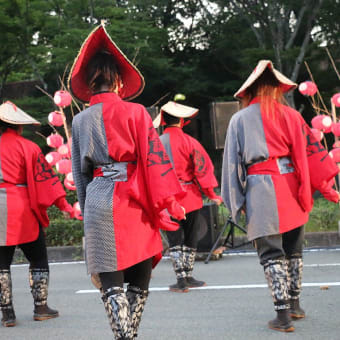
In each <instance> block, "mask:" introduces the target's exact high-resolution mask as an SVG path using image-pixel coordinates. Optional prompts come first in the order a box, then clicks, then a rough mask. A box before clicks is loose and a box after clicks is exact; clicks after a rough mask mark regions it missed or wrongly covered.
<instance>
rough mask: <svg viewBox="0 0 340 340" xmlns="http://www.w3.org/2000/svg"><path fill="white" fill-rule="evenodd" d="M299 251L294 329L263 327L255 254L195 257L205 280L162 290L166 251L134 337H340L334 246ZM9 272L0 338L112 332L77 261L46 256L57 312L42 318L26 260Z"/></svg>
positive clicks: (267, 301) (265, 313) (169, 277)
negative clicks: (9, 300) (10, 316)
mask: <svg viewBox="0 0 340 340" xmlns="http://www.w3.org/2000/svg"><path fill="white" fill-rule="evenodd" d="M304 258H305V268H304V279H303V283H304V288H303V293H302V298H301V300H302V306H303V307H304V308H305V310H306V313H307V317H306V319H305V320H301V321H297V322H295V328H296V329H295V332H294V333H290V334H283V333H279V332H275V331H272V330H270V329H268V328H267V321H268V320H270V319H272V318H273V317H274V311H273V306H272V301H271V297H270V295H269V290H268V288H267V286H266V283H265V279H264V275H263V271H262V267H261V266H260V265H259V263H258V259H257V257H256V255H255V254H253V253H246V254H235V253H234V254H232V255H225V256H224V257H223V258H222V259H221V260H218V261H211V262H209V264H204V263H203V262H197V264H196V266H195V271H194V274H195V277H197V278H198V279H202V280H205V281H206V282H207V284H208V286H207V287H205V289H196V290H192V291H190V292H189V293H186V294H179V293H172V292H169V291H168V290H167V286H168V285H169V284H171V283H174V281H175V276H174V274H173V272H172V268H171V263H170V261H169V259H163V260H162V261H161V263H160V264H159V265H158V266H157V268H156V269H155V270H154V272H153V276H152V280H151V285H150V287H151V292H150V295H149V300H148V302H147V305H146V308H145V312H144V315H143V319H142V323H141V327H140V332H139V337H138V339H144V340H146V339H147V340H208V339H214V340H224V339H226V340H232V339H237V340H239V339H240V340H246V339H261V340H266V339H288V338H289V340H291V339H299V340H301V339H308V340H311V339H327V340H340V248H335V249H328V250H320V251H313V252H311V251H308V252H305V254H304ZM12 278H13V290H14V305H15V311H16V314H17V320H18V324H17V326H16V327H14V328H4V327H1V326H0V339H1V340H2V339H6V340H7V339H8V340H31V339H32V340H33V339H34V340H40V339H44V340H46V339H58V340H71V339H72V340H74V339H76V340H82V339H96V340H99V339H113V336H112V333H111V330H110V328H109V324H108V320H107V318H106V315H105V312H104V307H103V304H102V302H101V299H100V296H99V293H98V292H96V291H95V289H94V287H93V286H92V285H91V283H90V280H89V278H88V276H87V275H86V269H85V265H84V263H82V262H80V263H58V264H51V283H50V291H49V293H50V294H49V305H50V306H51V307H52V308H57V309H58V310H59V312H60V317H59V318H57V319H52V320H47V321H43V322H37V321H33V320H32V310H33V302H32V297H31V295H30V292H29V287H28V267H27V265H21V266H12ZM323 288H328V289H323Z"/></svg>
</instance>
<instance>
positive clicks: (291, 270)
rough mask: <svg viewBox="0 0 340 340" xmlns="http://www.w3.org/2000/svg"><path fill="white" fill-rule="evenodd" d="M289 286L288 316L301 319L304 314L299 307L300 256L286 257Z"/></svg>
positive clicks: (301, 263)
mask: <svg viewBox="0 0 340 340" xmlns="http://www.w3.org/2000/svg"><path fill="white" fill-rule="evenodd" d="M287 265H288V277H289V280H288V282H289V286H288V292H289V295H290V316H291V317H292V318H293V319H303V318H304V317H305V316H306V314H305V311H304V310H303V309H302V308H301V307H300V294H301V283H302V269H303V260H302V257H292V258H289V259H287Z"/></svg>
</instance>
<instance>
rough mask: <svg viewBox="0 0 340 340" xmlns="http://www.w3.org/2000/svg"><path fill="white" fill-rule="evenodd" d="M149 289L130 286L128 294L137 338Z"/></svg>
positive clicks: (133, 328) (133, 327)
mask: <svg viewBox="0 0 340 340" xmlns="http://www.w3.org/2000/svg"><path fill="white" fill-rule="evenodd" d="M148 294H149V293H148V291H147V290H142V289H140V288H139V287H136V286H130V285H129V286H128V288H127V290H126V296H127V299H128V301H129V304H130V313H131V327H132V332H133V337H134V339H135V338H137V333H138V328H139V324H140V321H141V318H142V314H143V311H144V306H145V303H146V300H147V298H148Z"/></svg>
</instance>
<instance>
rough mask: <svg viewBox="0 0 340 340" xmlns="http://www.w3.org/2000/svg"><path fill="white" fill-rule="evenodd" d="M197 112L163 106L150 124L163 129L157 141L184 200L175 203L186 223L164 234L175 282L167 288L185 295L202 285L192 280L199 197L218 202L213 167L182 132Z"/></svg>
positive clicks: (171, 104) (192, 141)
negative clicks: (166, 238) (203, 196)
mask: <svg viewBox="0 0 340 340" xmlns="http://www.w3.org/2000/svg"><path fill="white" fill-rule="evenodd" d="M197 113H198V110H197V109H195V108H192V107H189V106H186V105H182V104H178V103H176V102H172V101H170V102H168V103H167V104H165V105H163V106H162V108H161V112H160V114H159V116H158V117H156V119H155V121H154V126H155V127H158V126H159V124H161V125H165V130H164V133H163V134H162V136H161V137H160V139H161V141H162V143H163V145H164V147H165V150H166V151H167V153H168V155H169V157H170V160H171V163H172V164H173V166H174V168H175V171H176V175H177V178H178V179H179V181H180V183H181V185H182V188H183V190H184V191H185V193H186V194H185V196H184V197H183V198H181V199H180V200H179V202H180V204H181V205H182V206H183V207H184V208H185V211H186V219H185V220H183V221H181V222H180V229H179V230H177V231H171V232H170V231H168V232H167V237H168V240H169V246H170V248H169V254H170V257H171V260H172V264H173V268H174V271H175V274H176V278H177V282H176V283H175V284H173V285H171V286H170V287H169V289H170V290H171V291H174V292H187V291H188V288H190V287H191V288H192V287H201V286H204V285H205V282H204V281H199V280H196V279H195V278H194V277H193V276H192V272H193V269H194V262H195V256H196V251H197V243H198V232H199V230H198V228H199V214H200V211H199V210H200V209H201V208H202V206H203V200H202V193H204V194H205V195H206V196H207V197H209V198H210V199H211V200H212V201H214V202H215V203H216V204H218V205H219V204H220V203H221V202H222V198H221V197H220V196H217V195H216V194H215V192H214V188H215V187H217V180H216V178H215V175H214V166H213V164H212V162H211V160H210V157H209V155H208V154H207V152H206V151H205V150H204V148H203V146H202V145H201V144H200V143H199V142H198V141H197V140H196V139H194V138H193V137H191V136H189V135H188V134H186V133H184V132H183V130H182V127H183V124H184V118H190V117H193V116H195V115H196V114H197Z"/></svg>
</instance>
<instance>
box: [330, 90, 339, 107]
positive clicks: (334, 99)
mask: <svg viewBox="0 0 340 340" xmlns="http://www.w3.org/2000/svg"><path fill="white" fill-rule="evenodd" d="M331 101H332V103H333V104H334V105H335V106H336V107H340V93H336V94H335V95H334V96H333V97H332V99H331Z"/></svg>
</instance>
